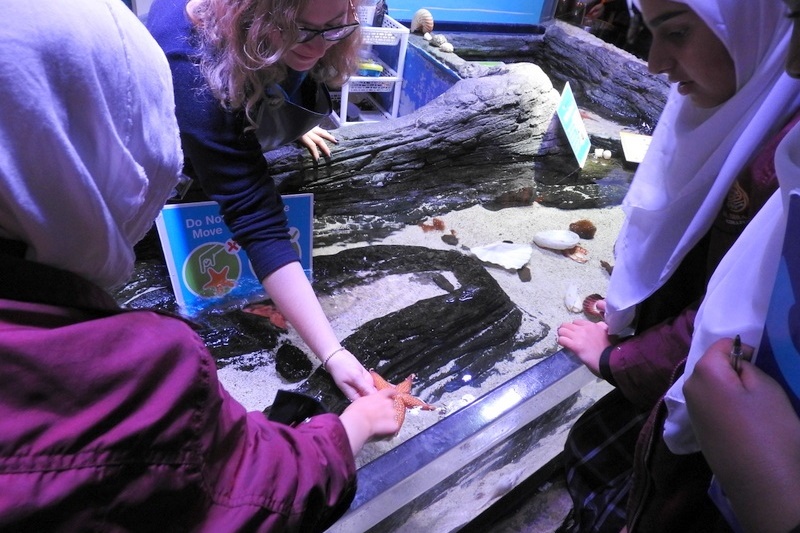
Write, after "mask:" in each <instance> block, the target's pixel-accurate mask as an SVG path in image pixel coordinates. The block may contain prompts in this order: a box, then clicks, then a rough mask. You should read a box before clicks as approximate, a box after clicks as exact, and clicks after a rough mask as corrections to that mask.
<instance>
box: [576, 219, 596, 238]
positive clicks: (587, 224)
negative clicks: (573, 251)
mask: <svg viewBox="0 0 800 533" xmlns="http://www.w3.org/2000/svg"><path fill="white" fill-rule="evenodd" d="M569 230H570V231H571V232H573V233H577V234H578V237H580V238H581V239H594V234H595V233H596V232H597V227H596V226H595V225H594V224H592V221H591V220H586V219H585V218H584V219H583V220H578V221H576V222H573V223H572V224H570V225H569Z"/></svg>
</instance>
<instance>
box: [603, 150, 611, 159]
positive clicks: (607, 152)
mask: <svg viewBox="0 0 800 533" xmlns="http://www.w3.org/2000/svg"><path fill="white" fill-rule="evenodd" d="M603 159H611V150H603Z"/></svg>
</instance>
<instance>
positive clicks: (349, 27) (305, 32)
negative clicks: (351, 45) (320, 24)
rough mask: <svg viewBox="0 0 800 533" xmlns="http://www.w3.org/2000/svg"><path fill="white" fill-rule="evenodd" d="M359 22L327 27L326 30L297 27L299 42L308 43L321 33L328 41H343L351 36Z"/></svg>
mask: <svg viewBox="0 0 800 533" xmlns="http://www.w3.org/2000/svg"><path fill="white" fill-rule="evenodd" d="M358 26H359V23H358V22H351V23H350V24H343V25H342V26H334V27H333V28H325V29H324V30H312V29H310V28H297V42H298V43H307V42H309V41H310V40H312V39H313V38H314V37H316V36H317V35H321V36H322V38H323V39H325V40H326V41H341V40H342V39H345V38H347V37H349V36H350V35H351V34H352V33H353V32H354V31H356V28H358Z"/></svg>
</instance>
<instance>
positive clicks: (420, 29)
mask: <svg viewBox="0 0 800 533" xmlns="http://www.w3.org/2000/svg"><path fill="white" fill-rule="evenodd" d="M432 31H433V15H432V14H431V12H430V11H428V10H427V9H418V10H417V12H416V13H414V16H413V17H412V18H411V33H430V32H432Z"/></svg>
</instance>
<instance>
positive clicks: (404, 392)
mask: <svg viewBox="0 0 800 533" xmlns="http://www.w3.org/2000/svg"><path fill="white" fill-rule="evenodd" d="M369 373H370V374H371V375H372V382H373V383H374V384H375V388H376V389H378V390H383V389H386V388H390V387H391V388H393V389H395V390H396V391H397V394H395V397H394V412H395V417H396V419H397V424H398V428H399V427H402V425H403V422H404V421H405V419H406V409H411V408H412V407H419V408H420V409H424V410H425V411H434V410H436V407H434V406H432V405H431V404H429V403H425V402H423V401H422V400H420V399H419V398H416V397H414V396H411V383H412V382H413V381H414V374H411V375H410V376H408V377H407V378H406V379H405V380H403V381H402V382H401V383H398V384H397V385H392V384H391V383H389V382H388V381H386V380H385V379H383V378H382V377H381V376H379V375H378V373H377V372H375V371H374V370H370V371H369Z"/></svg>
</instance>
